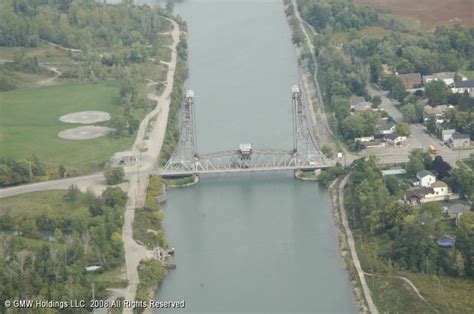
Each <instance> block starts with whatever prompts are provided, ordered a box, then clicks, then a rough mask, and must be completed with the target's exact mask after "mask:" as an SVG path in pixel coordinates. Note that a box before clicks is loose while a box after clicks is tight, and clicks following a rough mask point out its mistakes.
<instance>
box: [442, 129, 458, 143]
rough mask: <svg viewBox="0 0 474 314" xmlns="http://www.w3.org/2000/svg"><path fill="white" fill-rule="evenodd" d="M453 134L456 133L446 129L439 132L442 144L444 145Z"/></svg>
mask: <svg viewBox="0 0 474 314" xmlns="http://www.w3.org/2000/svg"><path fill="white" fill-rule="evenodd" d="M454 133H456V130H455V129H447V130H443V131H441V139H442V140H443V143H446V142H447V141H448V140H449V139H450V138H451V136H453V134H454Z"/></svg>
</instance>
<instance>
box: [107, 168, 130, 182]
mask: <svg viewBox="0 0 474 314" xmlns="http://www.w3.org/2000/svg"><path fill="white" fill-rule="evenodd" d="M104 177H105V181H106V182H107V184H108V185H116V184H119V183H121V182H122V181H123V179H124V177H125V172H124V171H123V167H108V168H106V169H105V171H104Z"/></svg>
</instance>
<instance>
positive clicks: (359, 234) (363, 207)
mask: <svg viewBox="0 0 474 314" xmlns="http://www.w3.org/2000/svg"><path fill="white" fill-rule="evenodd" d="M423 157H424V156H421V154H420V153H417V152H414V153H413V154H412V155H411V156H410V162H409V163H411V164H420V166H421V167H423V169H425V168H429V169H431V170H432V171H436V170H434V167H435V166H433V162H432V160H431V158H430V157H429V155H428V157H429V158H423ZM423 163H424V164H423ZM438 163H439V162H438ZM436 173H437V172H436ZM438 175H439V173H438ZM460 178H462V179H460ZM392 179H393V177H387V178H384V177H383V176H382V175H381V172H380V170H379V169H378V168H377V167H376V165H375V159H374V158H369V159H367V160H363V159H360V160H357V161H355V162H354V165H353V170H352V175H351V178H350V181H349V184H348V185H347V187H346V191H345V203H346V204H345V205H346V210H347V216H348V218H349V222H350V226H351V229H352V230H353V234H354V238H355V241H356V245H357V252H358V255H359V258H360V261H361V264H362V267H363V269H364V271H365V272H366V273H368V275H367V276H366V278H367V281H368V283H369V285H370V287H371V291H372V293H373V294H374V299H375V301H376V303H377V306H378V307H379V310H381V311H390V312H394V311H399V312H406V311H413V309H417V308H418V309H420V310H421V311H425V310H427V309H431V310H432V309H433V307H434V308H436V309H437V310H438V311H440V312H445V311H455V312H456V311H472V310H473V309H474V302H473V300H472V299H471V298H468V297H462V295H466V296H467V295H469V293H472V292H473V291H474V280H473V279H474V263H473V259H472V251H473V250H474V228H473V224H472V221H473V219H474V215H472V213H470V212H468V213H465V214H463V215H462V216H461V218H460V219H459V221H458V222H457V223H456V222H455V221H454V220H452V219H449V218H448V217H447V216H446V214H444V213H443V212H442V210H441V207H442V204H441V203H440V202H434V203H426V204H423V205H421V207H412V206H411V205H407V204H402V203H400V202H399V199H400V193H399V192H400V189H403V187H402V186H400V184H399V182H398V181H397V180H395V181H394V180H392ZM445 180H447V181H448V182H449V183H450V186H452V187H453V189H454V190H455V191H456V192H459V193H461V196H462V197H464V198H466V199H467V200H469V198H470V197H471V194H470V193H472V191H473V190H474V185H473V184H472V183H473V182H474V175H473V174H472V173H471V172H466V171H464V170H460V169H456V170H454V171H452V172H450V173H449V175H448V176H447V177H445ZM462 191H465V192H462ZM402 194H403V193H402ZM446 238H451V239H456V246H455V247H452V248H445V247H440V246H439V245H438V244H437V241H438V240H440V239H446ZM394 276H395V277H394ZM396 276H398V277H405V278H408V279H409V280H412V282H413V283H414V284H415V286H416V287H417V288H418V290H419V291H420V293H421V295H422V296H423V297H424V298H425V299H426V300H427V302H425V301H423V300H422V299H421V298H420V297H418V296H417V295H416V293H415V292H414V291H413V288H411V287H410V286H408V285H407V283H406V282H404V281H403V279H400V278H396ZM395 291H396V292H395ZM401 291H402V292H403V293H402V294H400V293H401ZM396 295H397V296H396ZM455 296H456V297H455Z"/></svg>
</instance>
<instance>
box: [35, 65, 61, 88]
mask: <svg viewBox="0 0 474 314" xmlns="http://www.w3.org/2000/svg"><path fill="white" fill-rule="evenodd" d="M43 66H44V67H45V68H47V69H48V70H50V71H51V72H54V76H53V77H49V78H47V79H44V80H41V81H38V82H36V84H38V85H40V86H48V85H52V84H54V80H55V79H57V78H58V77H59V76H60V75H61V74H62V72H61V71H59V70H58V68H55V67H50V66H47V65H43Z"/></svg>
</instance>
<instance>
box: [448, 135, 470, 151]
mask: <svg viewBox="0 0 474 314" xmlns="http://www.w3.org/2000/svg"><path fill="white" fill-rule="evenodd" d="M446 144H447V145H448V146H449V147H451V148H461V147H469V146H470V145H471V137H470V136H469V135H468V134H461V133H459V132H454V133H453V134H452V135H451V137H450V138H449V139H448V140H447V141H446Z"/></svg>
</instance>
